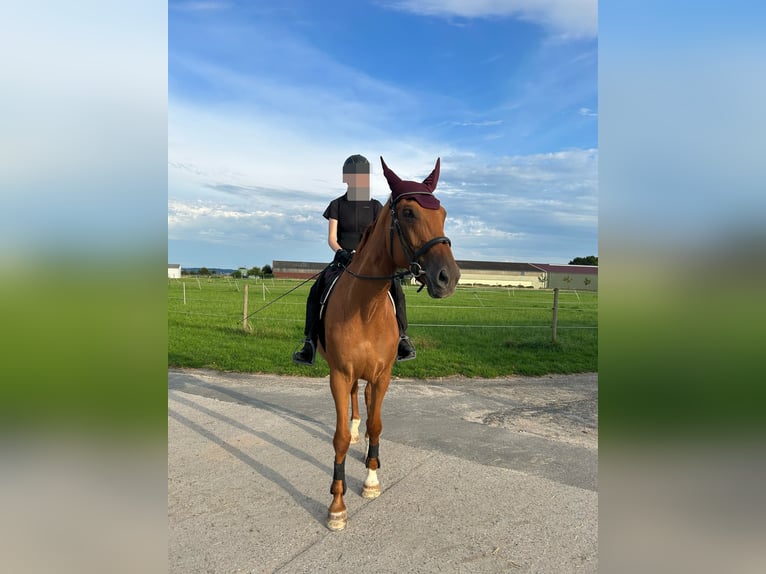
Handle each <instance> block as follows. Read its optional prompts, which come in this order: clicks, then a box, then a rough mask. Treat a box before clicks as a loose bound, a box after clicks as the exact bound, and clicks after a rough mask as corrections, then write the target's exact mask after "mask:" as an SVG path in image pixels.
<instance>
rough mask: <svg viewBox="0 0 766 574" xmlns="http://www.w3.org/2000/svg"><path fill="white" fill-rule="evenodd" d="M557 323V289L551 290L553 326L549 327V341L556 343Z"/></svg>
mask: <svg viewBox="0 0 766 574" xmlns="http://www.w3.org/2000/svg"><path fill="white" fill-rule="evenodd" d="M558 322H559V288H558V287H554V289H553V324H552V325H551V333H552V334H551V341H552V342H553V343H555V342H556V327H557V325H558Z"/></svg>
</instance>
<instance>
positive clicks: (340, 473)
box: [327, 373, 351, 530]
mask: <svg viewBox="0 0 766 574" xmlns="http://www.w3.org/2000/svg"><path fill="white" fill-rule="evenodd" d="M330 389H331V390H332V397H333V399H334V401H335V436H334V437H333V441H332V442H333V447H334V448H335V463H334V466H333V476H332V485H331V486H330V493H331V494H332V504H330V508H329V509H328V511H327V527H328V528H329V529H330V530H343V529H344V528H345V527H346V523H347V522H348V515H347V513H346V504H345V503H344V502H343V495H344V494H346V453H347V452H348V446H349V443H350V442H351V433H350V431H349V428H348V400H349V394H350V385H349V384H348V382H347V381H346V380H345V379H344V378H343V377H341V376H340V375H337V374H335V373H331V374H330Z"/></svg>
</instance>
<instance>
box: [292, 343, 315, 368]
mask: <svg viewBox="0 0 766 574" xmlns="http://www.w3.org/2000/svg"><path fill="white" fill-rule="evenodd" d="M316 351H317V346H316V343H314V341H312V340H311V337H306V339H305V340H304V341H303V348H302V349H301V350H300V351H295V352H294V353H293V363H297V364H299V365H309V366H311V365H313V364H314V359H315V357H316Z"/></svg>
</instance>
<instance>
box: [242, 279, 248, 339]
mask: <svg viewBox="0 0 766 574" xmlns="http://www.w3.org/2000/svg"><path fill="white" fill-rule="evenodd" d="M242 330H243V331H245V332H247V284H245V304H244V308H243V309H242Z"/></svg>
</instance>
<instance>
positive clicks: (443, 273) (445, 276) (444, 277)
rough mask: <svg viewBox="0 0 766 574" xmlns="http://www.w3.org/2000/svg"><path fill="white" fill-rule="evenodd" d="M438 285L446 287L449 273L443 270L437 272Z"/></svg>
mask: <svg viewBox="0 0 766 574" xmlns="http://www.w3.org/2000/svg"><path fill="white" fill-rule="evenodd" d="M438 280H439V284H440V285H447V284H449V273H447V271H446V270H445V269H442V270H441V271H439V278H438Z"/></svg>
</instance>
